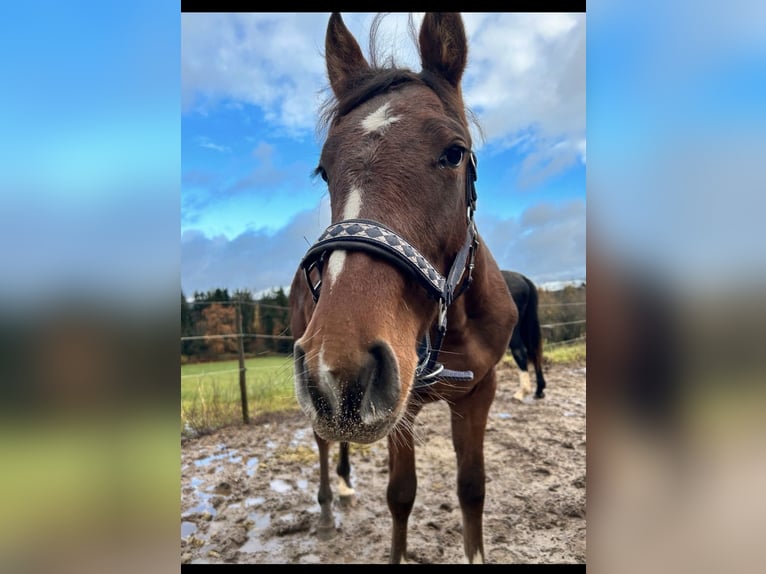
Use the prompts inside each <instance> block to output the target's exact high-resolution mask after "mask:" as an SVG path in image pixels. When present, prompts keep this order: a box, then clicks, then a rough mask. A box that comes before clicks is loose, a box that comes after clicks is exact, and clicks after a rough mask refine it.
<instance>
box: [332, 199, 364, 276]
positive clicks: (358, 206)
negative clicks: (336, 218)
mask: <svg viewBox="0 0 766 574" xmlns="http://www.w3.org/2000/svg"><path fill="white" fill-rule="evenodd" d="M361 211H362V190H361V189H359V188H358V187H352V188H351V190H350V191H349V192H348V197H347V198H346V205H344V206H343V219H355V218H357V217H359V214H360V213H361ZM345 262H346V252H345V251H343V250H340V249H336V250H335V251H333V252H332V254H330V260H329V261H328V262H327V287H331V286H332V284H333V281H335V280H336V279H337V278H338V277H340V273H341V271H343V264H344V263H345Z"/></svg>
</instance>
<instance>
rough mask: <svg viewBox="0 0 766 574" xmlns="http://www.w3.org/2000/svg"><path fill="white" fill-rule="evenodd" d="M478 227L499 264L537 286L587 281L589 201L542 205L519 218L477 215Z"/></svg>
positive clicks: (530, 209) (535, 206)
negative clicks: (586, 215) (560, 282)
mask: <svg viewBox="0 0 766 574" xmlns="http://www.w3.org/2000/svg"><path fill="white" fill-rule="evenodd" d="M477 226H478V227H479V232H480V233H481V235H482V237H483V238H484V241H485V242H486V244H487V246H488V247H489V248H490V250H491V251H492V254H493V255H494V257H495V259H496V260H497V263H498V265H500V267H501V268H503V269H513V270H515V271H520V272H521V273H524V274H525V275H527V276H528V277H529V278H530V279H532V280H533V281H535V282H536V283H538V284H539V283H544V282H547V281H569V280H578V279H584V278H585V201H584V200H576V201H571V202H568V203H564V204H561V205H553V204H548V203H542V204H538V205H534V206H532V207H530V208H528V209H526V210H525V211H523V212H522V213H521V215H520V216H519V217H518V218H509V219H499V218H496V217H493V216H492V215H482V216H481V217H480V216H479V214H478V213H477Z"/></svg>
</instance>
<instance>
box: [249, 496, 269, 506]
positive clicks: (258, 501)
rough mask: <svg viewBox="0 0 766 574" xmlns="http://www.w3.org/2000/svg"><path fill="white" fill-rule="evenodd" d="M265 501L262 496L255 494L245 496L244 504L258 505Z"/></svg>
mask: <svg viewBox="0 0 766 574" xmlns="http://www.w3.org/2000/svg"><path fill="white" fill-rule="evenodd" d="M264 502H266V499H265V498H264V497H263V496H256V497H255V498H246V499H245V506H259V505H261V504H263V503H264Z"/></svg>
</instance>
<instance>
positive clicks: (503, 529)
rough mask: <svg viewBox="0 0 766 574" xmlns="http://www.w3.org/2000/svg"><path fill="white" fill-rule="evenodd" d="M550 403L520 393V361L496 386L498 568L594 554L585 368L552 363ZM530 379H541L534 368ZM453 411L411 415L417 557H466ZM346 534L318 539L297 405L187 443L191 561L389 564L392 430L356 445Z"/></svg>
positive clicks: (185, 542)
mask: <svg viewBox="0 0 766 574" xmlns="http://www.w3.org/2000/svg"><path fill="white" fill-rule="evenodd" d="M545 372H546V379H547V382H548V388H547V390H546V392H547V396H546V398H545V399H543V400H539V401H538V400H534V399H531V398H529V399H527V402H525V403H521V404H520V403H516V402H513V401H512V399H511V397H512V395H513V393H514V392H515V390H516V388H517V385H518V376H517V369H516V368H515V365H512V364H504V365H503V366H502V367H500V368H499V369H498V375H499V384H498V392H497V396H496V398H495V402H494V404H493V406H492V409H491V411H490V416H489V422H488V424H487V434H486V439H485V459H486V474H487V485H486V502H485V507H484V546H485V552H486V559H487V562H491V563H585V534H586V518H585V501H586V490H585V483H586V473H585V451H586V438H585V410H586V409H585V390H586V389H585V365H584V364H574V365H551V366H548V367H546V371H545ZM533 379H534V376H533ZM449 429H450V427H449V409H448V408H447V405H446V404H445V403H443V402H439V403H435V404H431V405H428V406H426V407H425V408H424V409H423V411H422V412H421V413H420V415H419V416H418V418H417V421H416V437H417V439H418V442H417V446H416V465H417V477H418V491H417V497H416V499H415V506H414V508H413V511H412V514H411V516H410V521H409V534H408V544H407V546H408V556H407V559H408V562H417V563H459V562H464V561H465V558H464V555H463V542H462V533H461V513H460V506H459V504H458V500H457V494H456V463H455V455H454V450H453V448H452V442H451V440H450V430H449ZM332 452H333V455H332V459H331V472H332V475H331V476H332V480H333V489H334V494H335V501H334V504H335V508H334V513H335V520H336V526H337V535H336V536H335V537H334V538H332V539H331V540H327V541H323V540H320V539H319V538H318V537H317V535H316V522H317V519H318V516H319V504H318V503H317V500H316V496H317V488H318V484H319V460H318V455H317V451H316V444H315V443H314V439H313V435H312V432H311V428H310V426H309V424H308V423H307V420H306V419H305V418H304V416H303V415H302V414H301V413H300V412H295V413H290V414H288V415H282V416H279V417H271V419H270V420H268V419H267V420H261V421H256V424H251V425H249V426H244V425H242V426H237V427H229V428H226V429H222V430H220V431H218V432H216V433H214V434H211V435H206V436H202V437H199V438H194V439H188V440H185V441H184V443H183V445H182V453H181V562H182V563H384V562H387V561H388V552H389V545H390V537H391V518H390V514H389V511H388V507H387V505H386V485H387V480H388V467H387V449H386V441H385V439H383V440H381V441H378V442H376V443H373V444H371V445H366V446H360V445H352V447H351V481H352V485H353V487H354V489H355V490H356V496H355V498H354V500H353V503H352V504H350V505H346V506H343V505H341V504H340V502H339V497H338V495H337V489H336V484H335V481H336V478H335V475H334V468H335V457H336V456H337V446H334V447H333V451H332Z"/></svg>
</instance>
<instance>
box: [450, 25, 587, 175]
mask: <svg viewBox="0 0 766 574" xmlns="http://www.w3.org/2000/svg"><path fill="white" fill-rule="evenodd" d="M465 20H466V28H467V32H468V34H469V36H470V49H469V66H468V70H467V71H466V77H465V79H464V93H465V99H466V102H467V103H468V105H469V106H471V107H472V108H473V110H474V111H475V112H476V113H477V114H478V116H479V118H480V120H481V123H482V127H483V129H484V135H485V137H486V142H487V145H488V146H489V147H490V149H492V148H495V149H507V148H510V147H514V146H515V145H517V144H518V143H519V139H520V136H523V139H524V140H526V139H527V138H528V137H531V138H532V140H533V143H534V144H535V147H536V148H537V155H536V156H535V158H534V162H536V163H538V164H551V163H553V164H554V165H555V167H556V168H557V169H563V168H565V167H567V166H568V165H571V163H573V162H575V161H576V159H577V155H575V154H570V155H569V156H568V157H567V158H566V161H562V159H563V158H562V155H561V151H562V150H561V148H560V147H557V144H559V143H560V142H562V141H563V142H565V143H566V145H565V149H567V150H575V149H579V148H582V150H583V151H582V152H581V153H580V154H579V158H580V160H581V161H583V160H584V157H585V155H584V149H585V15H584V14H517V13H514V14H491V15H479V14H466V15H465ZM526 143H529V142H526ZM532 167H533V166H531V165H530V166H529V168H532ZM548 171H550V170H548Z"/></svg>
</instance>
